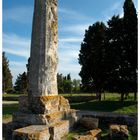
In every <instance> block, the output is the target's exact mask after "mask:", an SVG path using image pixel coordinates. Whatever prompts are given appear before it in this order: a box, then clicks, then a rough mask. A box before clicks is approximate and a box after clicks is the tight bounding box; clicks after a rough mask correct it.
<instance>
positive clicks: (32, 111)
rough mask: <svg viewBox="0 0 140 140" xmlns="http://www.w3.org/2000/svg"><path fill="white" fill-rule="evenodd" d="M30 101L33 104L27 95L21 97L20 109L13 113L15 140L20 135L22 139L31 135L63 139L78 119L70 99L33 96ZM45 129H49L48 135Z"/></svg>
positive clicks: (33, 136)
mask: <svg viewBox="0 0 140 140" xmlns="http://www.w3.org/2000/svg"><path fill="white" fill-rule="evenodd" d="M31 100H32V101H31ZM30 101H31V102H32V105H31V102H30V105H29V104H28V97H27V96H22V97H20V98H19V111H18V112H15V113H14V114H13V125H14V126H13V127H14V128H15V129H16V130H15V129H14V130H15V131H14V132H13V140H17V138H19V137H21V140H24V139H25V140H28V139H29V137H31V138H30V140H33V139H34V138H35V139H37V140H47V138H48V137H50V140H59V139H60V140H61V137H63V136H64V135H66V134H67V133H68V132H69V130H70V129H71V128H72V127H73V125H74V124H75V123H76V121H77V115H76V110H71V109H70V105H69V102H68V100H67V99H65V98H64V97H62V96H39V97H32V99H30ZM21 127H23V128H21ZM44 129H45V131H48V130H49V132H47V133H48V135H47V133H46V135H44ZM47 129H48V130H47ZM29 130H30V131H29ZM28 131H29V132H28ZM30 132H31V134H33V135H32V136H31V134H30ZM38 134H39V136H38ZM37 137H38V138H37ZM43 137H44V138H43Z"/></svg>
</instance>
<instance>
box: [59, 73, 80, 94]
mask: <svg viewBox="0 0 140 140" xmlns="http://www.w3.org/2000/svg"><path fill="white" fill-rule="evenodd" d="M57 86H58V93H78V92H79V91H80V80H77V79H73V80H72V79H71V76H70V74H68V75H67V76H63V74H59V73H58V74H57Z"/></svg>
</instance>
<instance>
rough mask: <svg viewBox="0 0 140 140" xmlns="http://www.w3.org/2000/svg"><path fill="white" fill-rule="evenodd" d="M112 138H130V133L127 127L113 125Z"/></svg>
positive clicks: (111, 127)
mask: <svg viewBox="0 0 140 140" xmlns="http://www.w3.org/2000/svg"><path fill="white" fill-rule="evenodd" d="M109 133H110V138H111V139H116V138H124V137H126V138H128V136H129V131H128V127H127V125H117V124H112V125H110V132H109Z"/></svg>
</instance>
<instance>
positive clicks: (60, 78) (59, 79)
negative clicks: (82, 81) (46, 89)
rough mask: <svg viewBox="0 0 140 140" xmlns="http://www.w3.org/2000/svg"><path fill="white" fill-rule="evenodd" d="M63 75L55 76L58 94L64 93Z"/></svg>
mask: <svg viewBox="0 0 140 140" xmlns="http://www.w3.org/2000/svg"><path fill="white" fill-rule="evenodd" d="M63 80H64V79H63V75H62V74H59V73H58V74H57V87H58V93H64V86H63Z"/></svg>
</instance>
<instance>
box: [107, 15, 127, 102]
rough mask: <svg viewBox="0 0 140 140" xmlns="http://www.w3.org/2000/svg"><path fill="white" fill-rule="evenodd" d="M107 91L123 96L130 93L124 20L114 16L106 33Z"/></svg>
mask: <svg viewBox="0 0 140 140" xmlns="http://www.w3.org/2000/svg"><path fill="white" fill-rule="evenodd" d="M105 59H106V60H105V63H106V67H107V71H106V77H107V79H106V81H107V82H106V90H107V91H109V92H119V93H121V95H122V96H121V97H122V100H123V96H124V94H125V93H127V92H128V88H129V87H128V75H125V73H126V72H127V70H128V68H127V67H126V66H127V61H126V50H125V48H124V44H123V18H119V16H113V17H112V18H111V19H110V20H109V21H108V28H107V31H106V57H105Z"/></svg>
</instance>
